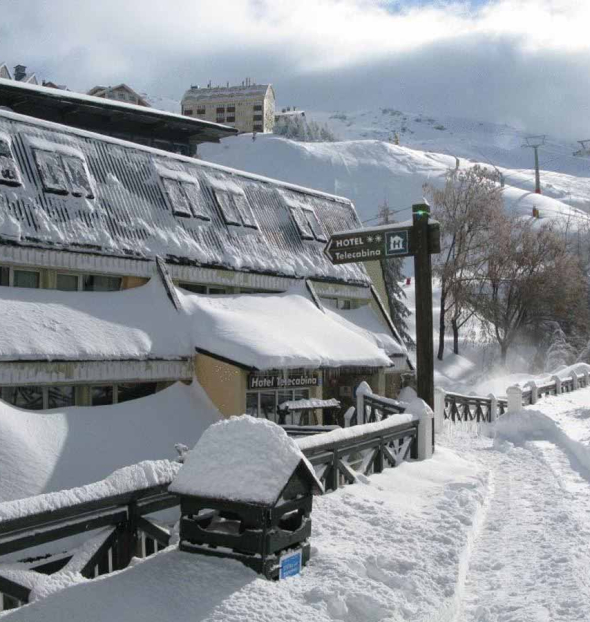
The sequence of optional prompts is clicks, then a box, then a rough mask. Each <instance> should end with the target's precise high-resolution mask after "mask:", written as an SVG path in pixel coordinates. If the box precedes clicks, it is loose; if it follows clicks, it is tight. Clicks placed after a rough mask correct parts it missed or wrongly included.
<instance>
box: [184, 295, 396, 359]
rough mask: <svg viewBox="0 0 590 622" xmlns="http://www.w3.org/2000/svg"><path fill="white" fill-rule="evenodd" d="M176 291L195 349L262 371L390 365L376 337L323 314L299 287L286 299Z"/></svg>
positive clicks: (271, 296)
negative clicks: (187, 320)
mask: <svg viewBox="0 0 590 622" xmlns="http://www.w3.org/2000/svg"><path fill="white" fill-rule="evenodd" d="M177 292H178V296H179V298H180V300H181V302H182V306H183V308H184V309H185V310H186V312H187V313H188V315H189V316H190V318H191V322H192V336H193V341H194V342H195V343H196V345H197V346H198V347H200V348H202V349H204V350H206V351H208V352H211V353H213V354H218V355H221V356H223V357H225V358H227V359H229V360H231V361H236V362H238V363H241V364H242V365H247V366H249V367H253V368H256V369H260V370H265V369H283V368H296V367H306V368H313V369H317V368H318V367H345V366H350V365H352V366H356V365H358V366H367V367H389V366H390V365H391V361H390V360H389V357H388V356H387V354H386V353H385V351H384V350H382V349H381V348H380V347H378V345H377V338H375V339H368V338H367V335H366V333H363V335H361V334H359V329H356V330H352V329H350V327H349V326H344V325H343V324H342V322H341V321H336V320H335V319H333V317H334V315H335V314H332V315H330V314H326V313H322V311H320V310H319V309H318V308H317V307H316V306H315V304H314V303H313V302H312V301H311V300H310V299H309V298H308V297H307V296H306V295H304V294H303V289H302V288H301V287H300V286H294V287H293V288H291V289H289V290H288V291H287V292H286V293H284V294H246V295H245V294H241V295H234V296H201V295H199V294H191V293H188V292H186V291H183V290H180V289H178V290H177ZM382 330H383V328H382Z"/></svg>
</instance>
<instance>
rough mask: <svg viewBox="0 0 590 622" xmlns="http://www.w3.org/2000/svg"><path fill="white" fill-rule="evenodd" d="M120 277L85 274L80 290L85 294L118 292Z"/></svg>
mask: <svg viewBox="0 0 590 622" xmlns="http://www.w3.org/2000/svg"><path fill="white" fill-rule="evenodd" d="M121 280H122V279H121V277H120V276H102V275H98V274H85V275H84V277H83V285H82V289H83V290H84V291H85V292H118V291H119V290H120V289H121Z"/></svg>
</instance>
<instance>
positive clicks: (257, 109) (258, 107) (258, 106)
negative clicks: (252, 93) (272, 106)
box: [254, 104, 262, 112]
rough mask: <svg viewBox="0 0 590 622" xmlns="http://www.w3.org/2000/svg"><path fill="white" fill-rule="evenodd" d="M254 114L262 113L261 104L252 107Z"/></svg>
mask: <svg viewBox="0 0 590 622" xmlns="http://www.w3.org/2000/svg"><path fill="white" fill-rule="evenodd" d="M254 112H262V104H256V105H255V106H254Z"/></svg>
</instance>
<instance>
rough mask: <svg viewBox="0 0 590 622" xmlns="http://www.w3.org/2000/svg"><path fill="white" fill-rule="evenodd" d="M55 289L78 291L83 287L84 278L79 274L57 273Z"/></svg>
mask: <svg viewBox="0 0 590 622" xmlns="http://www.w3.org/2000/svg"><path fill="white" fill-rule="evenodd" d="M55 289H59V290H60V291H62V292H77V291H79V290H81V289H82V278H81V277H80V275H78V274H57V277H56V280H55Z"/></svg>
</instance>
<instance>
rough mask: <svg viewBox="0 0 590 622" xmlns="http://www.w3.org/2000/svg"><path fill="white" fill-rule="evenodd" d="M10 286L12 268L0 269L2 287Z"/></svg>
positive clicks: (0, 284)
mask: <svg viewBox="0 0 590 622" xmlns="http://www.w3.org/2000/svg"><path fill="white" fill-rule="evenodd" d="M9 285H10V268H0V286H2V287H8V286H9Z"/></svg>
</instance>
